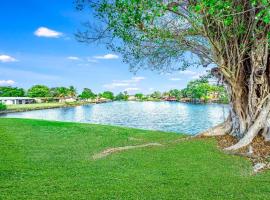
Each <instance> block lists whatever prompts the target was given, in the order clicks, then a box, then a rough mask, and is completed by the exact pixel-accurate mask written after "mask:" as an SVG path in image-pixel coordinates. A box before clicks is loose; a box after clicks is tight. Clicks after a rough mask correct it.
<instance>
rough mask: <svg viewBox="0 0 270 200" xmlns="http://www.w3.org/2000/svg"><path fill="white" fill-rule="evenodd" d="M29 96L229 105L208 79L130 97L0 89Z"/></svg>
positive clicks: (223, 93) (59, 90)
mask: <svg viewBox="0 0 270 200" xmlns="http://www.w3.org/2000/svg"><path fill="white" fill-rule="evenodd" d="M23 96H28V97H32V98H68V97H69V98H72V97H73V98H75V97H76V98H79V99H82V100H86V99H87V100H89V99H96V98H105V99H109V100H116V101H127V100H129V99H132V97H133V99H134V100H140V101H155V100H161V99H174V100H177V101H181V100H183V99H189V100H191V101H193V100H196V101H197V100H199V101H204V102H207V101H209V100H212V99H218V101H219V102H222V103H227V102H228V95H227V93H226V90H225V88H224V87H223V86H220V85H217V84H210V83H209V81H208V79H206V78H203V77H202V78H200V79H197V80H193V81H190V82H189V83H188V84H187V87H186V88H184V89H181V90H179V89H172V90H170V91H167V92H163V93H162V92H160V91H154V92H153V93H151V94H148V95H145V94H142V93H137V94H135V95H132V96H130V95H129V94H128V92H127V91H124V92H120V93H119V94H117V95H114V93H113V92H111V91H104V92H102V93H99V94H95V93H94V92H93V91H92V90H91V89H89V88H84V89H83V91H82V92H81V93H80V94H78V93H77V90H76V88H75V87H74V86H70V87H52V88H49V87H47V86H45V85H34V86H32V87H31V88H30V89H28V90H27V91H25V90H24V89H23V88H17V87H0V97H23Z"/></svg>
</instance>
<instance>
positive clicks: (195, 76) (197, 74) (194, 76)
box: [191, 72, 207, 79]
mask: <svg viewBox="0 0 270 200" xmlns="http://www.w3.org/2000/svg"><path fill="white" fill-rule="evenodd" d="M204 75H207V72H200V73H196V74H195V75H193V76H192V77H191V78H192V79H199V78H200V77H201V76H204Z"/></svg>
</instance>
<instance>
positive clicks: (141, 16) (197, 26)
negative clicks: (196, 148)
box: [76, 0, 270, 150]
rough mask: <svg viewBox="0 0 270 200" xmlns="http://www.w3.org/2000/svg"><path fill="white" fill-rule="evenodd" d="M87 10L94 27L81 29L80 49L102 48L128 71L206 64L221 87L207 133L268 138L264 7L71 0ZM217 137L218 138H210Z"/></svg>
mask: <svg viewBox="0 0 270 200" xmlns="http://www.w3.org/2000/svg"><path fill="white" fill-rule="evenodd" d="M76 3H77V4H76V5H77V9H78V10H82V9H83V8H85V7H89V6H90V7H91V8H92V10H93V12H91V13H94V15H95V16H96V17H97V18H98V19H100V21H101V22H100V26H99V27H92V26H91V24H90V23H85V29H84V30H82V31H79V32H78V33H77V35H76V36H77V39H78V40H79V41H80V42H93V41H102V42H105V43H106V44H107V45H108V47H109V48H111V49H113V50H115V51H118V52H120V53H122V55H123V58H124V60H125V61H126V62H128V63H130V66H131V68H132V69H133V70H135V71H136V70H137V69H139V68H142V67H148V68H151V69H155V70H172V69H177V70H181V69H185V68H186V67H187V66H194V65H201V66H208V65H210V64H214V65H215V66H216V67H215V68H213V69H212V73H213V74H214V75H215V76H216V77H217V78H219V79H220V80H221V81H222V82H223V83H224V84H225V85H226V87H227V89H228V92H229V95H230V102H231V110H230V115H229V118H228V120H226V122H225V123H224V124H223V125H220V126H219V127H218V129H212V131H211V133H212V134H221V133H222V134H231V135H234V136H236V137H238V138H239V142H238V143H237V144H235V145H233V146H231V147H229V148H228V149H229V150H236V149H238V148H241V147H244V146H247V145H248V144H250V143H251V142H252V140H253V138H254V137H255V136H257V135H258V134H262V135H263V136H264V137H265V138H268V137H269V135H270V125H269V124H268V119H269V113H270V87H269V82H270V57H269V29H270V28H269V24H270V11H269V9H270V3H269V0H174V1H173V0H156V1H153V0H101V1H92V0H77V1H76ZM217 131H218V133H217Z"/></svg>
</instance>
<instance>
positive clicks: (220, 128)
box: [197, 121, 231, 137]
mask: <svg viewBox="0 0 270 200" xmlns="http://www.w3.org/2000/svg"><path fill="white" fill-rule="evenodd" d="M230 128H231V126H230V124H229V122H228V121H225V122H223V123H221V124H218V125H217V126H214V127H212V128H210V129H208V130H206V131H204V132H202V133H199V134H198V135H197V136H198V137H200V136H204V137H213V136H222V135H225V134H226V133H227V132H228V131H230Z"/></svg>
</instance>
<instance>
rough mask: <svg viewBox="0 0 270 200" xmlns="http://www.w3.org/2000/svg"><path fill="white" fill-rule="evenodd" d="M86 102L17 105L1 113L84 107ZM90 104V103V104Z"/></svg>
mask: <svg viewBox="0 0 270 200" xmlns="http://www.w3.org/2000/svg"><path fill="white" fill-rule="evenodd" d="M84 104H86V103H85V102H73V103H35V104H17V105H7V110H4V111H0V113H10V112H24V111H30V110H42V109H51V108H61V107H71V106H79V105H84ZM88 104H89V103H88Z"/></svg>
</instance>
